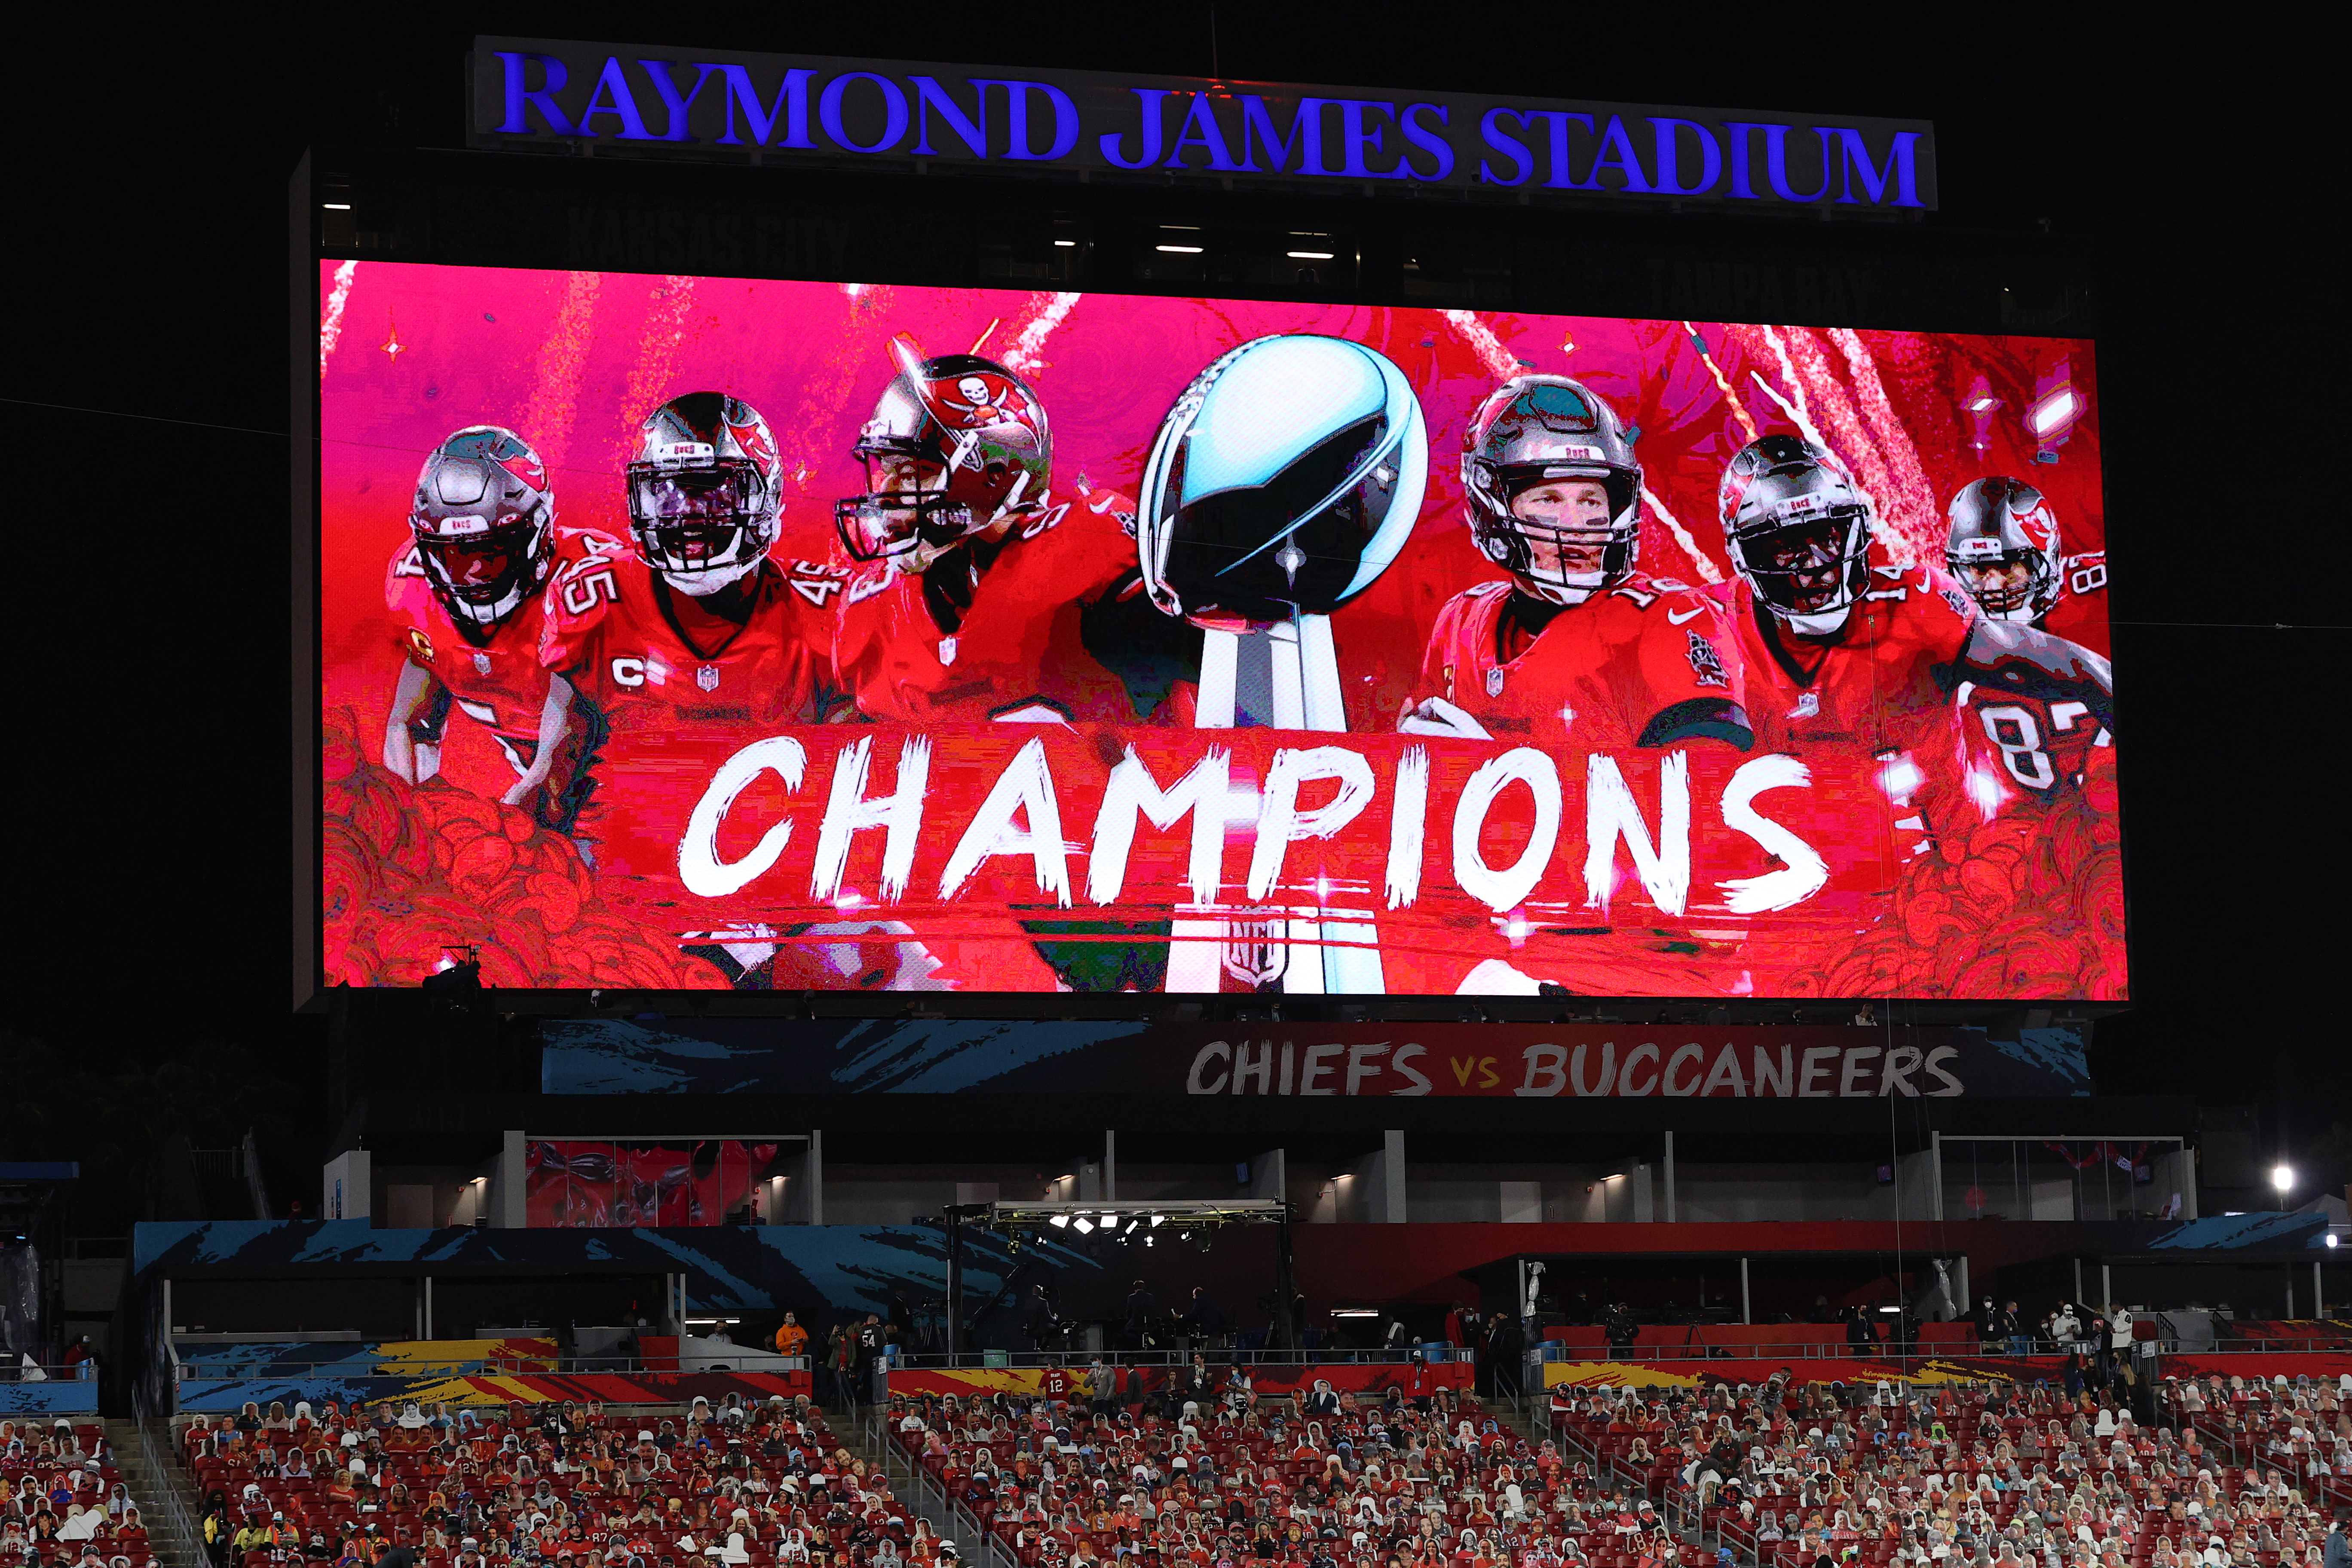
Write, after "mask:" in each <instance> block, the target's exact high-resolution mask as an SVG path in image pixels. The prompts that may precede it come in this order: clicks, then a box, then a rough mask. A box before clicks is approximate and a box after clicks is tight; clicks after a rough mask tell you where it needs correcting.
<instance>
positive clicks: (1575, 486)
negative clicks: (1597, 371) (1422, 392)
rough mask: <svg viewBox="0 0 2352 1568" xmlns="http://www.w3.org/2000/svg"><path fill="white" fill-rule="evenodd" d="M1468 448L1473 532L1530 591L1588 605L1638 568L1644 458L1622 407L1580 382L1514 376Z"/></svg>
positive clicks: (1494, 398)
mask: <svg viewBox="0 0 2352 1568" xmlns="http://www.w3.org/2000/svg"><path fill="white" fill-rule="evenodd" d="M1462 490H1463V495H1464V498H1465V502H1466V505H1467V508H1468V511H1469V518H1470V536H1471V539H1472V541H1473V542H1475V543H1476V545H1477V546H1478V549H1479V552H1481V553H1482V554H1484V555H1485V556H1486V559H1487V560H1489V561H1492V562H1493V563H1495V564H1496V565H1497V566H1500V567H1502V568H1503V569H1504V570H1505V571H1507V572H1508V573H1509V574H1511V576H1512V579H1513V580H1514V581H1515V582H1516V583H1517V585H1518V588H1519V591H1520V592H1521V593H1523V594H1526V595H1528V596H1529V597H1532V598H1537V599H1541V600H1544V601H1545V602H1547V603H1549V604H1554V605H1580V604H1582V603H1583V602H1584V601H1585V600H1587V599H1589V598H1591V596H1592V595H1595V594H1597V593H1601V592H1602V591H1603V590H1605V589H1608V588H1611V587H1614V586H1615V585H1616V584H1619V583H1622V582H1623V581H1624V580H1625V579H1626V578H1627V577H1629V576H1631V575H1632V574H1633V567H1634V563H1635V562H1636V561H1637V560H1638V559H1639V558H1640V554H1641V541H1642V522H1641V510H1640V508H1641V500H1642V468H1641V465H1640V464H1639V463H1638V462H1637V461H1635V459H1634V457H1633V444H1632V442H1631V441H1630V440H1629V439H1628V438H1627V437H1626V435H1625V432H1624V428H1623V426H1621V425H1620V424H1619V422H1618V419H1617V416H1616V414H1615V413H1614V412H1613V411H1612V409H1611V408H1610V407H1609V405H1607V404H1606V403H1603V402H1602V401H1601V399H1600V398H1599V397H1597V396H1595V395H1593V394H1592V393H1591V391H1590V390H1589V389H1588V388H1586V387H1585V386H1584V385H1583V384H1581V383H1580V382H1575V381H1571V380H1570V379H1569V378H1568V377H1566V376H1562V375H1522V376H1514V377H1513V378H1512V379H1511V380H1509V381H1507V382H1505V383H1504V384H1502V385H1501V386H1500V387H1498V388H1496V391H1495V392H1494V393H1493V394H1492V395H1489V396H1488V397H1487V399H1486V403H1485V404H1484V405H1482V406H1481V407H1480V408H1479V410H1478V412H1477V414H1476V415H1475V416H1474V417H1473V418H1472V420H1471V422H1470V429H1469V431H1468V433H1467V436H1466V437H1465V451H1464V453H1463V456H1462Z"/></svg>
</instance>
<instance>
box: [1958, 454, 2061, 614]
mask: <svg viewBox="0 0 2352 1568" xmlns="http://www.w3.org/2000/svg"><path fill="white" fill-rule="evenodd" d="M1948 520H1949V521H1950V524H1951V531H1950V532H1949V533H1948V534H1947V535H1946V536H1945V539H1944V563H1945V564H1946V565H1948V566H1949V567H1950V568H1951V570H1952V574H1953V575H1954V576H1956V577H1958V579H1959V580H1960V586H1962V587H1964V588H1966V589H1967V590H1968V591H1969V595H1970V596H1971V597H1973V598H1974V599H1975V600H1976V602H1977V606H1978V608H1979V609H1981V610H1983V611H1984V613H1985V614H1986V615H1988V616H1991V617H1992V618H1993V619H1995V620H1997V621H2038V620H2040V619H2041V618H2042V616H2046V615H2048V614H2049V613H2050V609H2051V606H2052V605H2055V604H2057V602H2058V584H2059V573H2058V518H2057V515H2056V514H2055V513H2054V512H2053V511H2052V510H2050V503H2049V501H2047V500H2044V499H2043V498H2042V492H2041V491H2040V490H2038V489H2034V488H2033V487H2032V485H2029V484H2027V483H2026V482H2025V481H2024V480H2023V479H2009V478H2007V477H2005V476H2002V475H1998V474H1996V475H1994V476H1993V477H1992V478H1990V479H1979V480H1977V481H1976V482H1975V483H1974V484H1972V485H1969V487H1968V488H1967V489H1963V490H1961V491H1960V493H1959V494H1958V495H1956V496H1954V497H1953V498H1952V505H1951V510H1950V511H1949V513H1948Z"/></svg>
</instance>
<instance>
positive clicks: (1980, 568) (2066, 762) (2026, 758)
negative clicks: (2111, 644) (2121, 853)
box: [1944, 475, 2108, 810]
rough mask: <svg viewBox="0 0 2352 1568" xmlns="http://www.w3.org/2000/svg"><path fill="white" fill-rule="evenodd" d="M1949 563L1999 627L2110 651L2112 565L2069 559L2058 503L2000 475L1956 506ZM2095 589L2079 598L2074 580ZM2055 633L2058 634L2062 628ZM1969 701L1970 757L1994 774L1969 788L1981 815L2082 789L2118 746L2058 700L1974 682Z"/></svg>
mask: <svg viewBox="0 0 2352 1568" xmlns="http://www.w3.org/2000/svg"><path fill="white" fill-rule="evenodd" d="M1947 521H1948V533H1947V535H1946V538H1945V543H1944V562H1945V564H1946V565H1948V566H1949V567H1950V568H1951V572H1952V575H1953V576H1955V577H1957V578H1958V579H1959V582H1960V585H1961V586H1962V587H1964V588H1966V589H1967V590H1968V591H1969V594H1970V595H1972V596H1973V597H1974V598H1975V599H1976V602H1977V607H1978V608H1979V609H1980V610H1982V611H1983V612H1984V613H1985V614H1986V615H1987V616H1990V617H1991V618H1992V619H1994V620H1997V621H2006V622H2010V623H2012V624H2022V625H2028V626H2036V627H2039V628H2041V629H2042V630H2043V631H2047V632H2053V633H2056V634H2057V635H2060V636H2063V637H2067V639H2068V640H2069V641H2072V642H2075V643H2079V644H2084V646H2085V647H2088V646H2089V644H2088V641H2087V637H2085V636H2083V635H2075V634H2078V633H2089V632H2091V631H2093V630H2095V632H2096V633H2097V634H2098V635H2099V637H2101V639H2102V642H2104V637H2105V631H2106V616H2105V602H2104V600H2103V599H2097V598H2095V597H2094V595H2099V594H2101V593H2102V592H2103V591H2104V589H2105V585H2106V555H2105V552H2104V551H2102V552H2098V553H2097V554H2096V556H2095V557H2094V556H2078V557H2076V558H2074V560H2073V561H2068V560H2066V559H2064V558H2063V557H2062V555H2061V554H2060V552H2059V532H2058V519H2057V516H2056V514H2055V513H2054V512H2053V511H2052V510H2051V508H2050V502H2049V500H2047V499H2046V498H2045V497H2044V496H2043V495H2042V492H2041V491H2040V490H2039V489H2035V488H2034V487H2033V486H2032V485H2029V484H2027V483H2026V482H2025V481H2024V480H2022V479H2010V478H2008V477H2006V476H2002V475H1995V476H1994V477H1992V478H1990V479H1979V480H1977V481H1976V482H1975V483H1973V484H1971V485H1969V486H1968V487H1967V488H1965V489H1962V490H1961V491H1960V493H1959V494H1958V495H1956V496H1954V497H1953V498H1952V504H1951V508H1950V510H1949V511H1948V514H1947ZM2070 576H2071V577H2073V578H2074V579H2076V580H2080V581H2084V582H2087V583H2090V584H2094V585H2092V586H2090V587H2087V588H2084V589H2083V590H2081V591H2076V592H2070V591H2069V588H2070V583H2069V578H2070ZM2053 623H2055V624H2053ZM1959 695H1960V701H1961V704H1962V706H1963V707H1964V709H1965V710H1966V712H1967V718H1966V721H1965V723H1964V729H1965V731H1966V732H1967V733H1966V739H1967V743H1968V745H1969V748H1970V750H1971V751H1973V752H1976V753H1977V754H1978V756H1979V757H1980V758H1982V759H1983V760H1985V761H1986V762H1988V763H1990V764H1991V765H1990V766H1989V767H1988V768H1986V769H1985V770H1983V773H1982V776H1981V777H1975V776H1972V777H1971V778H1970V780H1969V784H1970V794H1971V795H1973V796H1976V797H1977V800H1978V805H1979V808H1980V809H1985V810H1990V809H1994V808H1997V806H1998V805H1999V804H2000V800H2001V798H2002V797H2003V796H2004V795H2007V794H2009V793H2010V792H2011V791H2013V790H2022V791H2024V792H2026V793H2027V794H2029V795H2042V796H2046V795H2051V794H2053V793H2054V792H2055V791H2057V790H2059V789H2060V788H2062V787H2063V786H2064V785H2066V784H2071V783H2074V782H2076V781H2079V780H2080V779H2081V778H2082V776H2083V773H2084V770H2085V769H2086V768H2087V767H2088V766H2089V765H2090V762H2091V752H2093V751H2094V750H2095V748H2098V747H2102V746H2105V745H2106V744H2107V743H2108V737H2107V731H2106V730H2105V727H2104V726H2103V725H2102V724H2100V723H2098V722H2097V721H2095V720H2093V719H2092V717H2091V712H2090V709H2089V708H2088V707H2087V706H2086V705H2085V704H2084V703H2083V702H2082V701H2080V700H2048V699H2044V698H2041V697H2036V696H2032V695H2030V694H2028V693H2025V692H2021V691H2016V690H2001V689H1995V688H1991V687H1987V686H1982V685H1979V684H1977V683H1975V682H1964V683H1963V684H1962V685H1961V687H1960V689H1959Z"/></svg>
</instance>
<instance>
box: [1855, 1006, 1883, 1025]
mask: <svg viewBox="0 0 2352 1568" xmlns="http://www.w3.org/2000/svg"><path fill="white" fill-rule="evenodd" d="M1853 1022H1854V1026H1855V1027H1856V1028H1859V1029H1875V1028H1876V1027H1878V1005H1877V1004H1876V1003H1874V1002H1864V1004H1863V1005H1862V1011H1861V1012H1859V1013H1856V1014H1855V1015H1854V1016H1853Z"/></svg>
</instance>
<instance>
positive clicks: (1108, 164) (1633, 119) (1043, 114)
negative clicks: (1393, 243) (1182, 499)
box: [468, 38, 1936, 212]
mask: <svg viewBox="0 0 2352 1568" xmlns="http://www.w3.org/2000/svg"><path fill="white" fill-rule="evenodd" d="M470 67H471V74H472V101H471V103H470V105H469V120H468V140H469V141H470V142H471V143H472V145H474V146H476V147H485V148H512V147H517V146H524V145H530V144H565V145H570V146H572V147H574V148H577V149H578V150H579V151H581V152H583V153H589V152H593V153H595V154H597V155H599V156H603V155H607V154H622V155H636V156H670V157H676V156H681V155H683V156H699V157H703V158H722V159H730V160H732V159H740V160H742V161H744V162H746V163H762V164H766V165H769V166H774V167H792V166H795V165H820V164H823V165H833V166H840V165H842V164H845V163H848V164H858V163H865V164H873V163H894V164H898V165H900V166H909V165H914V164H917V163H925V164H928V163H938V164H940V165H942V166H955V167H969V166H972V165H980V164H988V165H995V166H1001V167H1003V168H1005V169H1007V170H1012V171H1036V172H1052V173H1058V174H1069V175H1073V176H1075V177H1076V178H1078V179H1087V178H1090V177H1094V176H1097V175H1103V176H1128V177H1133V176H1138V175H1150V176H1151V177H1155V178H1160V179H1166V180H1170V181H1175V182H1181V183H1186V184H1197V183H1199V182H1202V181H1215V182H1220V183H1222V184H1228V185H1230V184H1234V182H1237V181H1238V182H1247V183H1260V182H1285V183H1290V184H1298V183H1318V182H1319V183H1324V184H1331V183H1347V184H1358V185H1360V186H1362V187H1364V188H1365V189H1367V190H1378V189H1381V188H1383V187H1384V186H1385V187H1394V188H1404V187H1415V186H1419V187H1427V186H1444V187H1447V188H1450V189H1455V190H1460V191H1463V192H1465V193H1467V192H1473V191H1484V192H1486V193H1489V194H1494V195H1504V194H1508V195H1516V196H1518V197H1521V198H1526V197H1535V196H1543V197H1554V196H1570V197H1584V198H1592V197H1607V198H1611V199H1612V200H1624V201H1630V202H1646V203H1657V202H1685V201H1691V202H1697V201H1704V202H1708V203H1721V204H1742V203H1753V204H1756V205H1759V206H1769V207H1815V208H1825V209H1829V210H1832V211H1835V210H1838V209H1847V210H1853V209H1860V208H1878V209H1884V210H1886V211H1890V212H1917V211H1924V210H1927V209H1931V208H1933V207H1934V206H1935V205H1936V136H1935V128H1934V127H1933V126H1932V125H1930V124H1929V123H1927V121H1916V120H1865V119H1855V118H1852V117H1848V116H1838V115H1790V114H1769V113H1758V112H1750V111H1746V110H1717V109H1678V108H1668V107H1663V106H1660V105H1655V104H1627V103H1599V102H1587V101H1581V100H1574V101H1571V100H1553V99H1532V98H1519V97H1504V96H1497V95H1494V94H1488V93H1475V92H1404V91H1391V90H1373V89H1352V88H1333V87H1303V86H1298V85H1295V84H1287V83H1268V82H1234V81H1206V80H1202V79H1197V78H1192V77H1145V76H1118V75H1110V74H1107V73H1102V72H1090V71H1062V70H1036V71H1033V72H1029V73H1026V74H1016V73H1014V72H1011V71H1003V70H990V71H986V72H985V73H983V72H982V71H981V70H976V69H975V68H971V67H969V66H943V65H923V64H915V63H909V62H908V61H904V60H848V59H829V58H819V57H815V56H798V55H751V54H732V53H728V52H725V51H715V50H693V51H683V50H666V49H661V48H656V47H634V46H624V45H615V44H583V43H569V42H553V41H549V40H546V39H536V38H477V39H476V40H475V42H474V52H473V55H472V57H471V60H470Z"/></svg>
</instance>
